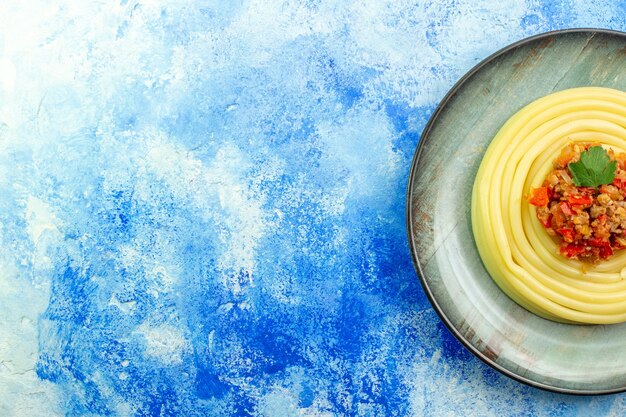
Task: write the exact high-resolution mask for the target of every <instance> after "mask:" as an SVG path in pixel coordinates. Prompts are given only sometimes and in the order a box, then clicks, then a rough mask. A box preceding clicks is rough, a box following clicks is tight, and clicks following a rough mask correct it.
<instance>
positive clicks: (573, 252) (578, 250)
mask: <svg viewBox="0 0 626 417" xmlns="http://www.w3.org/2000/svg"><path fill="white" fill-rule="evenodd" d="M560 250H561V253H562V254H563V255H565V256H567V257H568V258H573V257H575V256H578V255H581V254H583V253H584V252H585V246H584V245H577V244H575V243H568V244H566V245H561V248H560Z"/></svg>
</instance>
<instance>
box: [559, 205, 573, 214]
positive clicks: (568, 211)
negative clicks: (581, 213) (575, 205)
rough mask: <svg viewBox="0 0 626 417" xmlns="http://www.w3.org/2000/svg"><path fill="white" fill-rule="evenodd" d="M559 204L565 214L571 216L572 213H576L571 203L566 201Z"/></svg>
mask: <svg viewBox="0 0 626 417" xmlns="http://www.w3.org/2000/svg"><path fill="white" fill-rule="evenodd" d="M559 206H560V207H561V210H562V211H563V214H565V215H566V216H571V215H572V214H574V213H573V212H572V209H571V208H570V206H569V204H567V203H566V202H565V201H564V202H562V203H561V204H559Z"/></svg>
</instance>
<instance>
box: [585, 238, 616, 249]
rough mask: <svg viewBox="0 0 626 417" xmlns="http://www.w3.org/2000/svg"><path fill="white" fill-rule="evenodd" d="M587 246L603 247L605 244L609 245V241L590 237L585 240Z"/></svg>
mask: <svg viewBox="0 0 626 417" xmlns="http://www.w3.org/2000/svg"><path fill="white" fill-rule="evenodd" d="M587 242H588V243H589V246H595V247H596V248H603V247H605V246H608V247H611V243H610V242H609V241H608V240H604V239H599V238H597V237H592V238H591V239H589V240H588V241H587Z"/></svg>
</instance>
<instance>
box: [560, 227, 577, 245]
mask: <svg viewBox="0 0 626 417" xmlns="http://www.w3.org/2000/svg"><path fill="white" fill-rule="evenodd" d="M556 232H557V233H558V234H560V235H561V236H563V240H564V241H566V242H573V241H574V229H571V228H569V227H562V228H560V229H558V230H557V231H556Z"/></svg>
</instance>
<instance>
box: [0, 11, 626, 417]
mask: <svg viewBox="0 0 626 417" xmlns="http://www.w3.org/2000/svg"><path fill="white" fill-rule="evenodd" d="M625 8H626V4H625V3H624V2H613V1H608V0H605V1H600V2H594V3H590V2H588V1H586V0H575V1H574V0H572V1H567V0H564V1H554V2H540V1H534V0H527V1H526V2H520V1H513V0H508V1H473V0H446V1H443V2H442V1H435V0H432V1H425V2H408V1H395V0H388V1H380V0H371V1H367V0H360V1H350V2H346V1H340V0H336V1H278V0H263V1H261V0H258V1H243V0H242V1H230V2H223V1H217V0H208V1H199V0H193V1H182V0H179V1H174V0H172V1H156V0H150V1H147V0H146V1H136V0H122V1H106V2H96V1H55V2H49V1H47V0H46V1H44V0H40V1H27V2H2V3H0V335H1V336H0V415H2V416H34V417H37V416H108V415H111V416H177V415H180V416H231V415H232V416H235V415H237V416H239V415H241V416H245V415H251V416H339V415H356V416H382V415H389V416H404V415H414V416H421V415H427V416H457V415H480V416H483V415H484V416H502V415H514V416H526V415H540V416H542V415H544V416H571V415H591V414H593V415H609V416H619V415H622V413H623V410H624V408H625V407H626V404H625V399H626V396H625V395H613V396H605V397H595V398H588V397H587V398H584V397H570V396H564V395H557V394H551V393H547V392H542V391H538V390H536V389H533V388H529V387H527V386H524V385H521V384H519V383H517V382H514V381H512V380H510V379H508V378H506V377H504V376H501V375H500V374H498V373H496V372H495V371H493V370H492V369H490V368H489V367H487V366H486V365H484V364H483V363H481V362H480V361H479V360H477V359H475V358H474V357H473V356H472V355H471V354H469V353H468V352H467V351H466V350H464V348H463V347H462V346H461V345H460V344H459V343H458V342H457V341H456V340H455V339H454V338H453V337H452V336H451V335H450V334H449V332H448V331H447V330H446V329H445V328H444V327H443V325H442V324H441V322H440V321H439V319H438V317H437V316H436V314H435V313H434V311H433V310H432V308H431V307H430V305H429V303H428V301H427V300H426V298H425V296H424V294H423V292H422V290H421V288H420V286H419V283H418V280H417V277H416V275H415V272H414V270H413V266H412V264H411V260H410V255H409V251H408V245H407V242H406V232H405V226H404V221H405V220H404V204H405V186H406V182H407V176H408V170H409V165H410V161H411V158H412V155H413V152H414V150H415V147H416V145H417V142H418V140H419V135H420V133H421V131H422V129H423V127H424V125H425V123H426V121H427V119H428V118H429V117H430V115H431V114H432V112H433V110H434V107H435V106H436V104H437V103H438V101H439V100H440V99H441V98H442V97H443V95H444V94H445V92H446V91H447V90H448V89H449V88H450V87H451V86H452V85H453V84H454V82H455V81H456V80H457V79H458V78H459V77H460V76H461V75H462V74H463V73H464V72H465V71H467V70H468V69H469V68H471V67H472V66H473V65H474V64H476V63H477V62H479V61H480V60H481V59H483V58H485V57H486V56H487V55H489V54H490V53H492V52H494V51H495V50H497V49H499V48H500V47H503V46H505V45H507V44H508V43H510V42H513V41H515V40H517V39H520V38H523V37H526V36H529V35H532V34H535V33H538V32H543V31H547V30H553V29H559V28H565V27H606V28H612V29H618V30H626V14H625V13H624V10H625Z"/></svg>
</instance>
